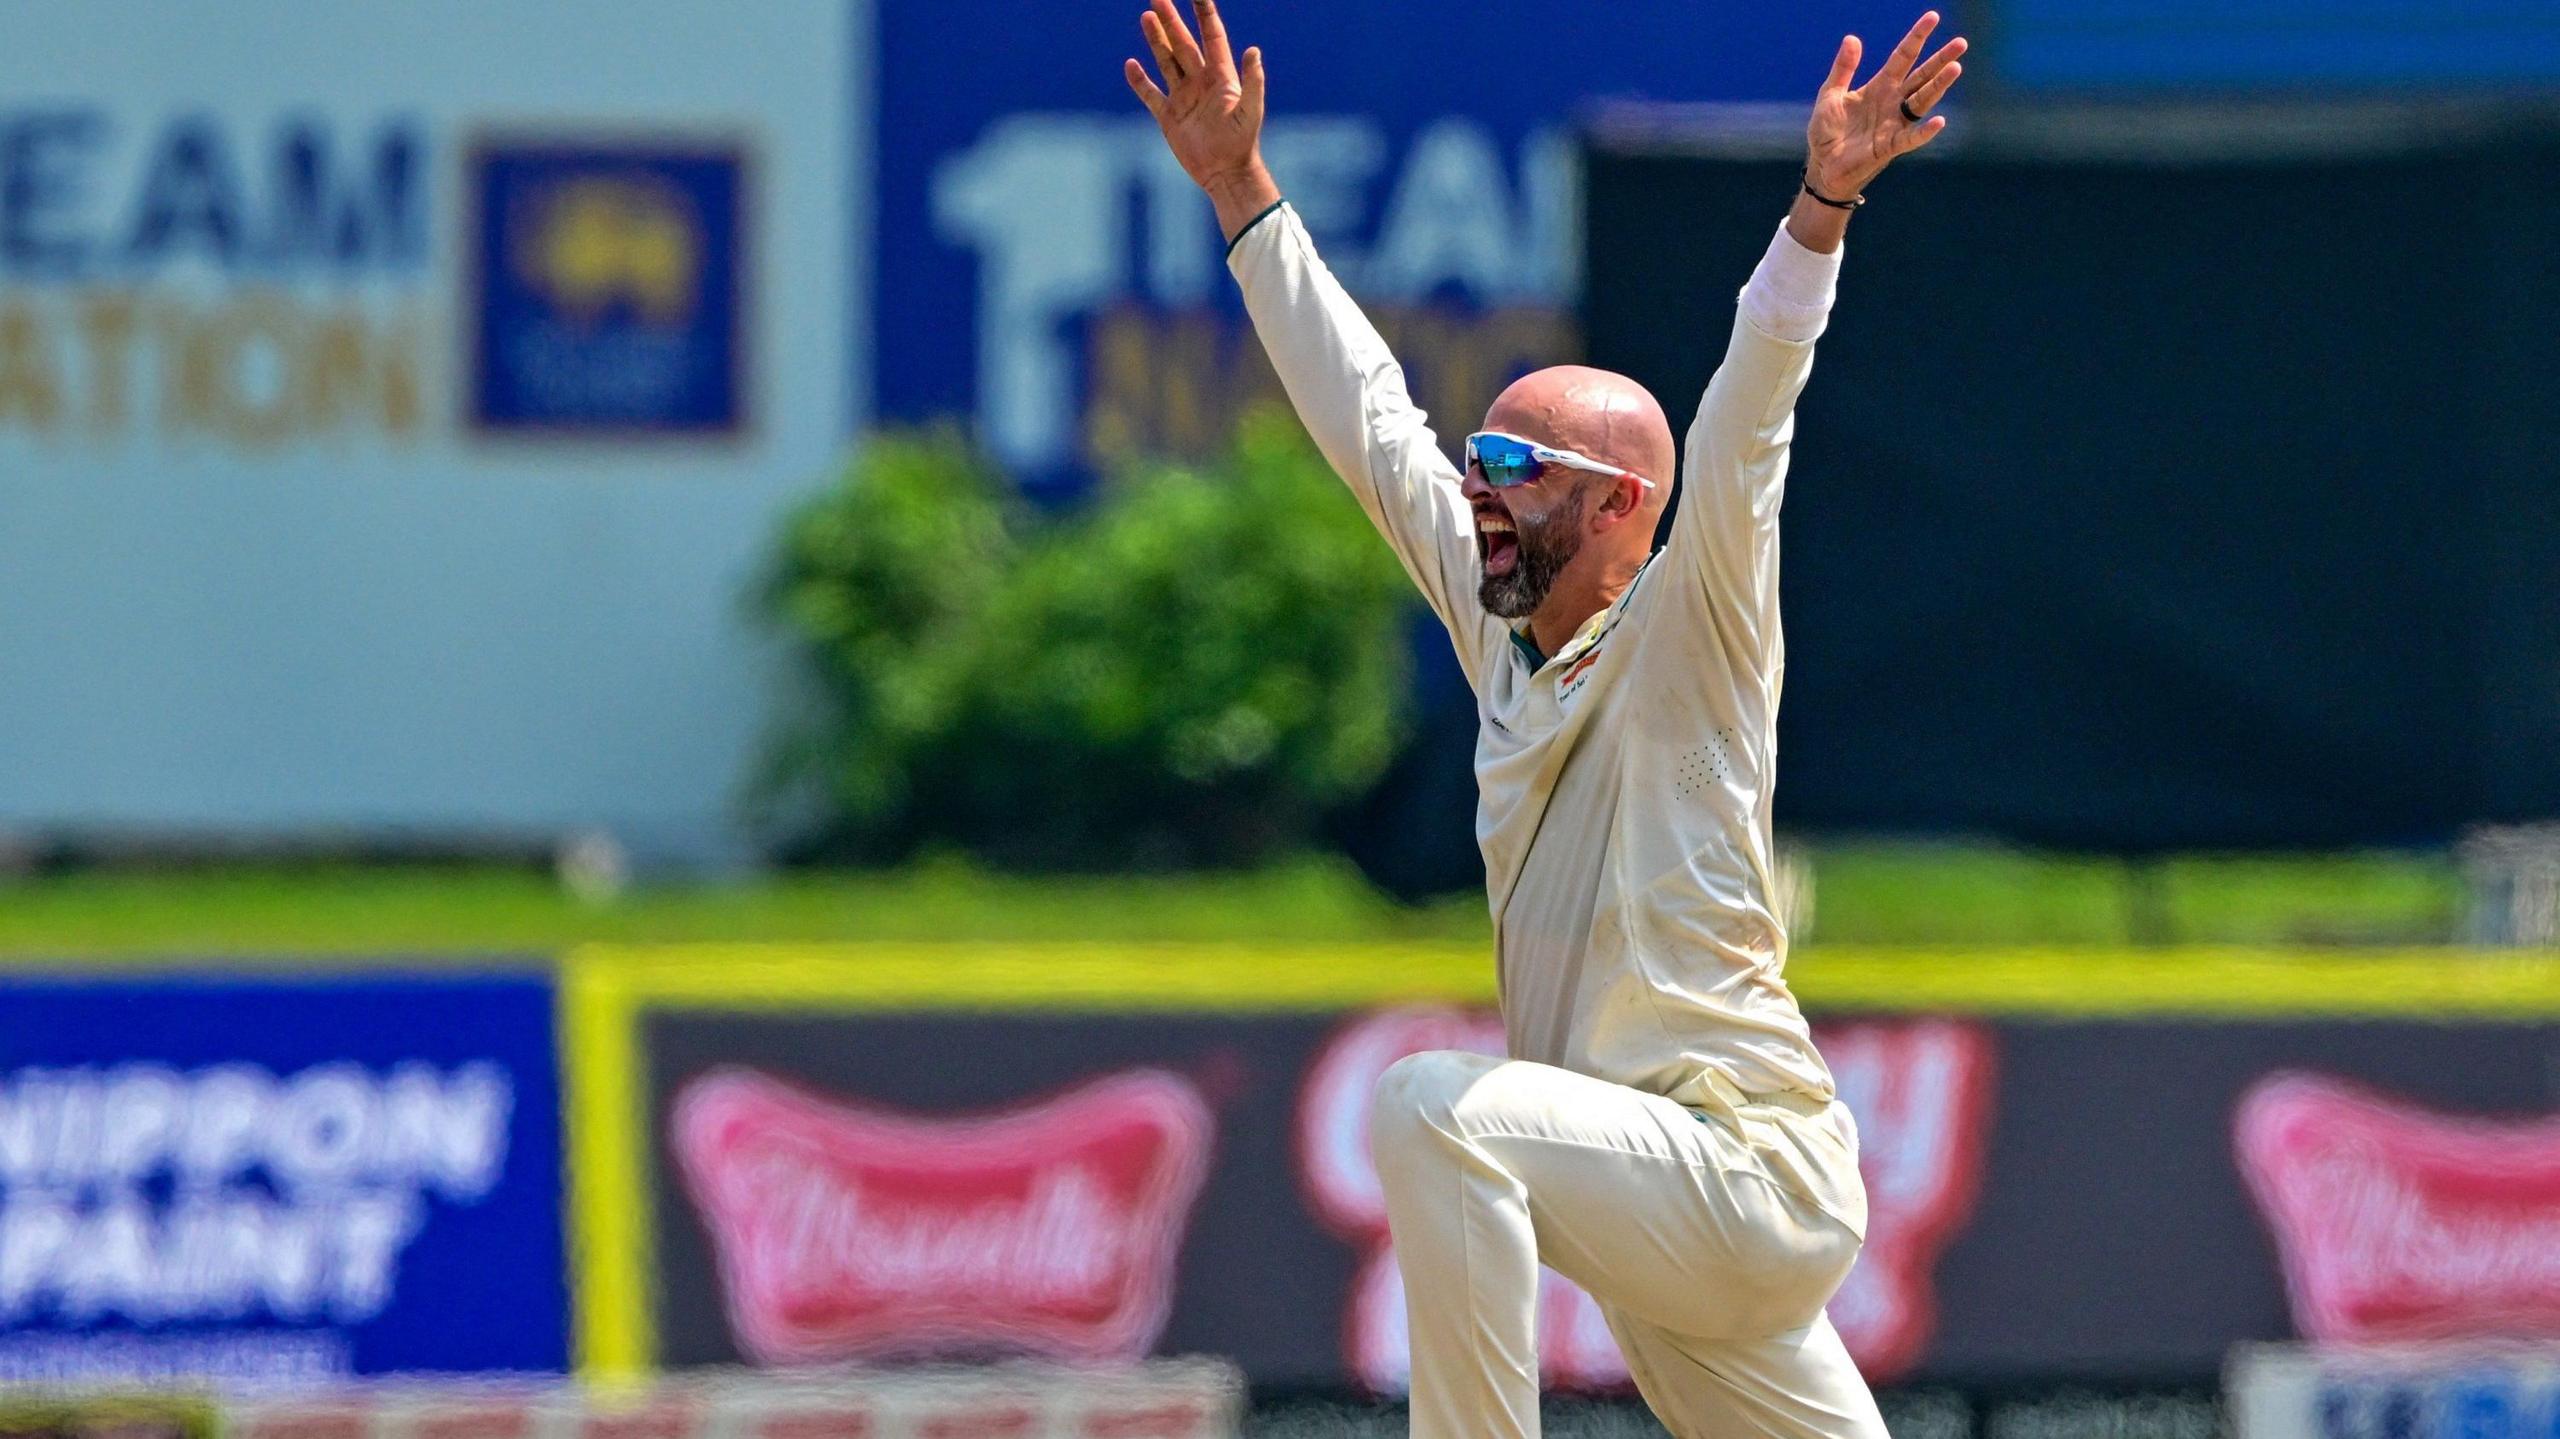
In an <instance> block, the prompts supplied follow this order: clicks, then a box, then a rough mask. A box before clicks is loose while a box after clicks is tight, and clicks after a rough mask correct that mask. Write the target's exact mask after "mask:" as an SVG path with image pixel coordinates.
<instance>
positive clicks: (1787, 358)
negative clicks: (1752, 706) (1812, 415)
mask: <svg viewBox="0 0 2560 1439" xmlns="http://www.w3.org/2000/svg"><path fill="white" fill-rule="evenodd" d="M1839 274H1840V255H1839V254H1838V253H1837V252H1835V253H1833V254H1829V255H1821V254H1816V253H1814V252H1813V251H1811V250H1808V249H1806V248H1804V247H1803V246H1802V245H1799V244H1797V243H1796V241H1795V239H1794V238H1793V237H1792V236H1790V235H1788V234H1787V232H1786V230H1785V229H1784V227H1781V228H1780V229H1779V231H1778V233H1777V236H1776V237H1775V238H1774V239H1772V240H1771V241H1770V242H1769V249H1768V252H1767V253H1766V254H1765V255H1763V256H1762V257H1761V260H1760V264H1759V267H1758V268H1757V269H1756V270H1754V271H1753V272H1752V275H1751V282H1750V283H1749V284H1748V285H1746V286H1744V287H1743V290H1742V296H1741V301H1740V304H1739V305H1738V306H1737V313H1736V314H1735V316H1734V323H1733V338H1732V341H1731V343H1730V344H1729V345H1728V346H1727V348H1726V350H1725V357H1724V363H1723V364H1722V365H1720V366H1718V367H1717V369H1716V373H1715V378H1714V379H1713V380H1711V381H1709V382H1708V384H1707V393H1706V396H1705V398H1704V399H1703V400H1701V401H1700V402H1699V405H1698V417H1697V420H1696V422H1695V423H1694V424H1692V425H1691V426H1690V428H1689V440H1688V446H1687V453H1686V458H1685V461H1684V465H1683V471H1684V473H1683V476H1682V490H1681V496H1680V511H1679V516H1678V518H1677V519H1676V520H1675V521H1674V522H1673V525H1672V531H1671V541H1670V544H1669V546H1668V549H1667V552H1666V554H1665V555H1664V560H1665V561H1666V562H1667V565H1666V567H1667V568H1668V569H1670V570H1671V571H1673V573H1674V574H1675V575H1678V576H1679V577H1681V579H1683V580H1684V581H1685V582H1687V583H1691V584H1696V585H1699V586H1701V587H1702V588H1703V592H1704V593H1703V598H1704V600H1705V601H1706V608H1707V611H1708V613H1709V614H1710V615H1711V616H1712V618H1713V623H1714V624H1715V626H1716V628H1717V630H1718V631H1719V632H1720V633H1721V634H1722V635H1723V636H1724V637H1725V639H1726V642H1727V646H1728V649H1735V648H1738V649H1739V651H1740V652H1739V653H1737V654H1736V655H1735V658H1737V659H1739V660H1743V661H1745V662H1746V663H1747V664H1748V665H1749V666H1750V667H1751V668H1754V669H1756V670H1758V671H1759V672H1760V674H1761V676H1762V678H1763V679H1764V680H1772V681H1773V680H1774V679H1775V676H1776V671H1777V668H1778V667H1779V665H1780V664H1781V663H1782V659H1783V656H1782V653H1781V649H1780V640H1779V628H1778V507H1779V504H1780V502H1781V500H1782V499H1783V498H1784V497H1785V494H1786V484H1787V456H1788V448H1789V445H1790V444H1791V442H1792V441H1793V439H1794V437H1795V402H1796V396H1797V394H1798V393H1800V392H1801V391H1802V390H1803V389H1804V384H1805V379H1806V377H1807V376H1808V375H1810V374H1811V373H1812V371H1813V345H1814V341H1815V340H1816V339H1817V338H1819V337H1820V335H1821V334H1822V330H1823V327H1824V325H1825V324H1826V323H1827V322H1828V321H1829V318H1830V313H1831V301H1832V296H1833V293H1834V291H1835V289H1836V287H1837V285H1838V281H1839Z"/></svg>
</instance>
